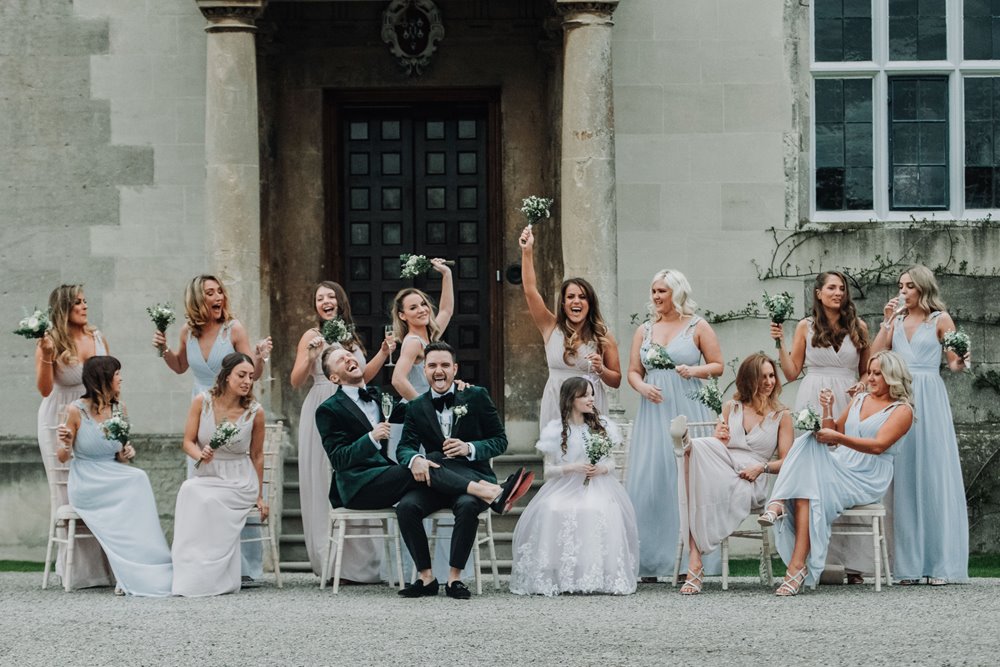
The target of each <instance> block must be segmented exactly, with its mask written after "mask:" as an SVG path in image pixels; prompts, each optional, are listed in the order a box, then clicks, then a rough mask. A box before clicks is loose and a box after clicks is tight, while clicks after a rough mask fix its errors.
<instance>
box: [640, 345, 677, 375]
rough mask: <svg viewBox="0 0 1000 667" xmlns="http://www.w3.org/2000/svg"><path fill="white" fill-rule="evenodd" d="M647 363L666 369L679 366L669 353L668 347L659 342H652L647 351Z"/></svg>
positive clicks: (653, 366) (651, 366)
mask: <svg viewBox="0 0 1000 667" xmlns="http://www.w3.org/2000/svg"><path fill="white" fill-rule="evenodd" d="M646 363H647V364H649V366H650V368H658V369H665V370H670V369H671V368H676V367H677V364H675V363H674V360H673V359H671V358H670V355H669V354H667V348H665V347H664V346H662V345H660V344H658V343H652V344H650V346H649V350H648V351H647V352H646Z"/></svg>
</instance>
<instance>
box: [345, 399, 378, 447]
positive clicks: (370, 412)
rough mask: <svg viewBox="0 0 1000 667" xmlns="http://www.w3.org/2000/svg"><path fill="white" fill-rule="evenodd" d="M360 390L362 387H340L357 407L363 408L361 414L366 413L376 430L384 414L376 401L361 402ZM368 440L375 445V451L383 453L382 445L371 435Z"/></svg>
mask: <svg viewBox="0 0 1000 667" xmlns="http://www.w3.org/2000/svg"><path fill="white" fill-rule="evenodd" d="M360 389H362V387H350V386H348V385H341V386H340V391H342V392H344V393H345V395H346V396H347V397H348V398H349V399H351V400H352V401H354V403H355V405H357V406H358V407H359V408H361V412H363V413H364V415H365V417H368V421H369V422H370V423H371V425H372V428H375V426H376V425H377V424H378V423H379V421H380V420H379V417H381V416H382V414H381V413H380V412H379V409H378V406H377V405H376V404H375V401H362V400H361V397H360V396H359V395H358V391H359V390H360ZM368 439H369V440H371V441H372V444H373V445H375V449H377V450H379V451H382V445H381V444H380V443H379V441H378V440H376V439H375V438H373V437H372V434H371V433H369V434H368Z"/></svg>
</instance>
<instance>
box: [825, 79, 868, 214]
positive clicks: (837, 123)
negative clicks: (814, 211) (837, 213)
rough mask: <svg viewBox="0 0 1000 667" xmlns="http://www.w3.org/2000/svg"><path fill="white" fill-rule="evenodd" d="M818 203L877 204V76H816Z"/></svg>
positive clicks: (832, 205)
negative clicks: (874, 81) (874, 176)
mask: <svg viewBox="0 0 1000 667" xmlns="http://www.w3.org/2000/svg"><path fill="white" fill-rule="evenodd" d="M816 117H817V122H816V128H815V132H816V146H815V151H816V158H815V159H816V207H817V208H818V209H819V210H844V209H870V208H871V207H872V189H873V186H872V182H871V177H872V173H873V172H872V153H873V144H872V128H873V116H872V80H871V79H819V80H817V81H816Z"/></svg>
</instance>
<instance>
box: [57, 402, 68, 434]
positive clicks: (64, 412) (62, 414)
mask: <svg viewBox="0 0 1000 667" xmlns="http://www.w3.org/2000/svg"><path fill="white" fill-rule="evenodd" d="M56 421H57V422H58V424H57V425H56V428H57V429H58V428H59V427H60V426H65V425H66V422H67V421H69V403H60V404H59V407H58V408H57V409H56Z"/></svg>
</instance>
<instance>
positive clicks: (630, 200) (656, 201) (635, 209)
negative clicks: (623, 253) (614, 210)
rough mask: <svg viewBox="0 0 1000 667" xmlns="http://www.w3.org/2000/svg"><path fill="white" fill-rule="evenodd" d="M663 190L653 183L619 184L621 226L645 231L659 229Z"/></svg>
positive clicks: (618, 196)
mask: <svg viewBox="0 0 1000 667" xmlns="http://www.w3.org/2000/svg"><path fill="white" fill-rule="evenodd" d="M661 189H662V187H661V186H660V185H658V184H653V183H618V187H617V203H618V219H619V221H621V222H620V223H619V224H620V225H621V226H622V227H625V226H627V227H628V228H629V229H638V230H644V231H645V230H655V229H658V228H659V226H660V217H661V216H660V192H661ZM619 237H620V236H619Z"/></svg>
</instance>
